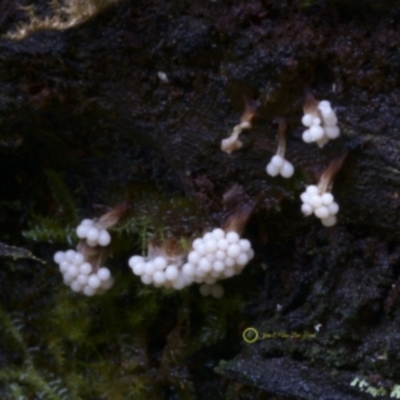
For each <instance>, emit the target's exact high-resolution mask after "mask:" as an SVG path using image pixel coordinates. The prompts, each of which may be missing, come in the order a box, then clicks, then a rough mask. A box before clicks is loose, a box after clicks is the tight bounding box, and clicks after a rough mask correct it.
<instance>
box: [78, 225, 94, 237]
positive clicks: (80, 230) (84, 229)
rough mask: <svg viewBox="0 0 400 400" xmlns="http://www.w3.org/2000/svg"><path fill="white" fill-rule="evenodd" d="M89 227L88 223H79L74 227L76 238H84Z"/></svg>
mask: <svg viewBox="0 0 400 400" xmlns="http://www.w3.org/2000/svg"><path fill="white" fill-rule="evenodd" d="M90 228H91V227H90V226H88V225H79V226H78V227H77V228H76V236H78V238H80V239H84V238H85V237H86V235H87V233H88V231H89V229H90Z"/></svg>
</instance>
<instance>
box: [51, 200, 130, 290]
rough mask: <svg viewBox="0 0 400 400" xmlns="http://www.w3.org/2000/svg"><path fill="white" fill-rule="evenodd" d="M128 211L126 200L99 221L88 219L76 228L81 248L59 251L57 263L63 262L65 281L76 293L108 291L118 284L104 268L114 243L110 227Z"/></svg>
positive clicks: (56, 254)
mask: <svg viewBox="0 0 400 400" xmlns="http://www.w3.org/2000/svg"><path fill="white" fill-rule="evenodd" d="M125 210H126V204H125V203H122V204H119V205H117V206H116V207H114V208H113V209H112V210H110V211H109V212H107V213H106V214H104V215H102V216H101V217H100V218H99V219H98V220H92V219H84V220H83V221H81V223H80V224H79V226H78V227H77V228H76V234H77V236H78V237H79V238H80V239H81V240H80V241H79V243H78V246H77V250H67V251H65V252H63V251H57V252H56V253H55V254H54V262H55V263H56V264H58V265H59V269H60V272H61V274H62V275H63V280H64V283H65V284H66V285H68V286H69V287H70V288H71V289H72V290H73V291H74V292H78V293H83V294H85V295H86V296H94V295H95V294H102V293H104V292H106V291H107V290H108V289H110V288H111V286H112V285H113V283H114V280H113V278H112V276H111V272H110V270H109V269H108V268H106V267H103V266H102V265H103V264H104V261H105V260H106V258H107V256H108V254H109V249H108V248H107V247H106V246H108V245H109V244H110V243H111V236H110V234H109V233H108V231H107V229H108V228H111V227H112V226H114V225H116V224H117V223H118V221H119V219H120V218H121V216H122V214H123V213H124V212H125Z"/></svg>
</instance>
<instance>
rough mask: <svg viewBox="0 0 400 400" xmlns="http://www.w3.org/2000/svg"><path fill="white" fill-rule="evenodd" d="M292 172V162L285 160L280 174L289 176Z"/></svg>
mask: <svg viewBox="0 0 400 400" xmlns="http://www.w3.org/2000/svg"><path fill="white" fill-rule="evenodd" d="M293 174H294V167H293V165H292V163H290V162H289V161H286V160H285V162H284V163H283V167H282V168H281V175H282V177H284V178H290V177H291V176H292V175H293Z"/></svg>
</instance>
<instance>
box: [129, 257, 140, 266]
mask: <svg viewBox="0 0 400 400" xmlns="http://www.w3.org/2000/svg"><path fill="white" fill-rule="evenodd" d="M141 262H143V257H141V256H132V257H131V258H130V259H129V261H128V265H129V266H130V267H131V268H133V267H134V266H135V264H138V263H141Z"/></svg>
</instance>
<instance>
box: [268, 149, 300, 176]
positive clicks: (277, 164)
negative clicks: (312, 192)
mask: <svg viewBox="0 0 400 400" xmlns="http://www.w3.org/2000/svg"><path fill="white" fill-rule="evenodd" d="M266 171H267V174H268V175H270V176H277V175H279V174H280V175H281V176H282V177H283V178H290V177H291V176H292V175H293V174H294V167H293V164H292V163H290V162H289V161H287V160H285V158H284V157H282V156H280V155H279V154H275V155H274V156H273V157H272V158H271V161H270V162H269V163H268V164H267V168H266Z"/></svg>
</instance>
